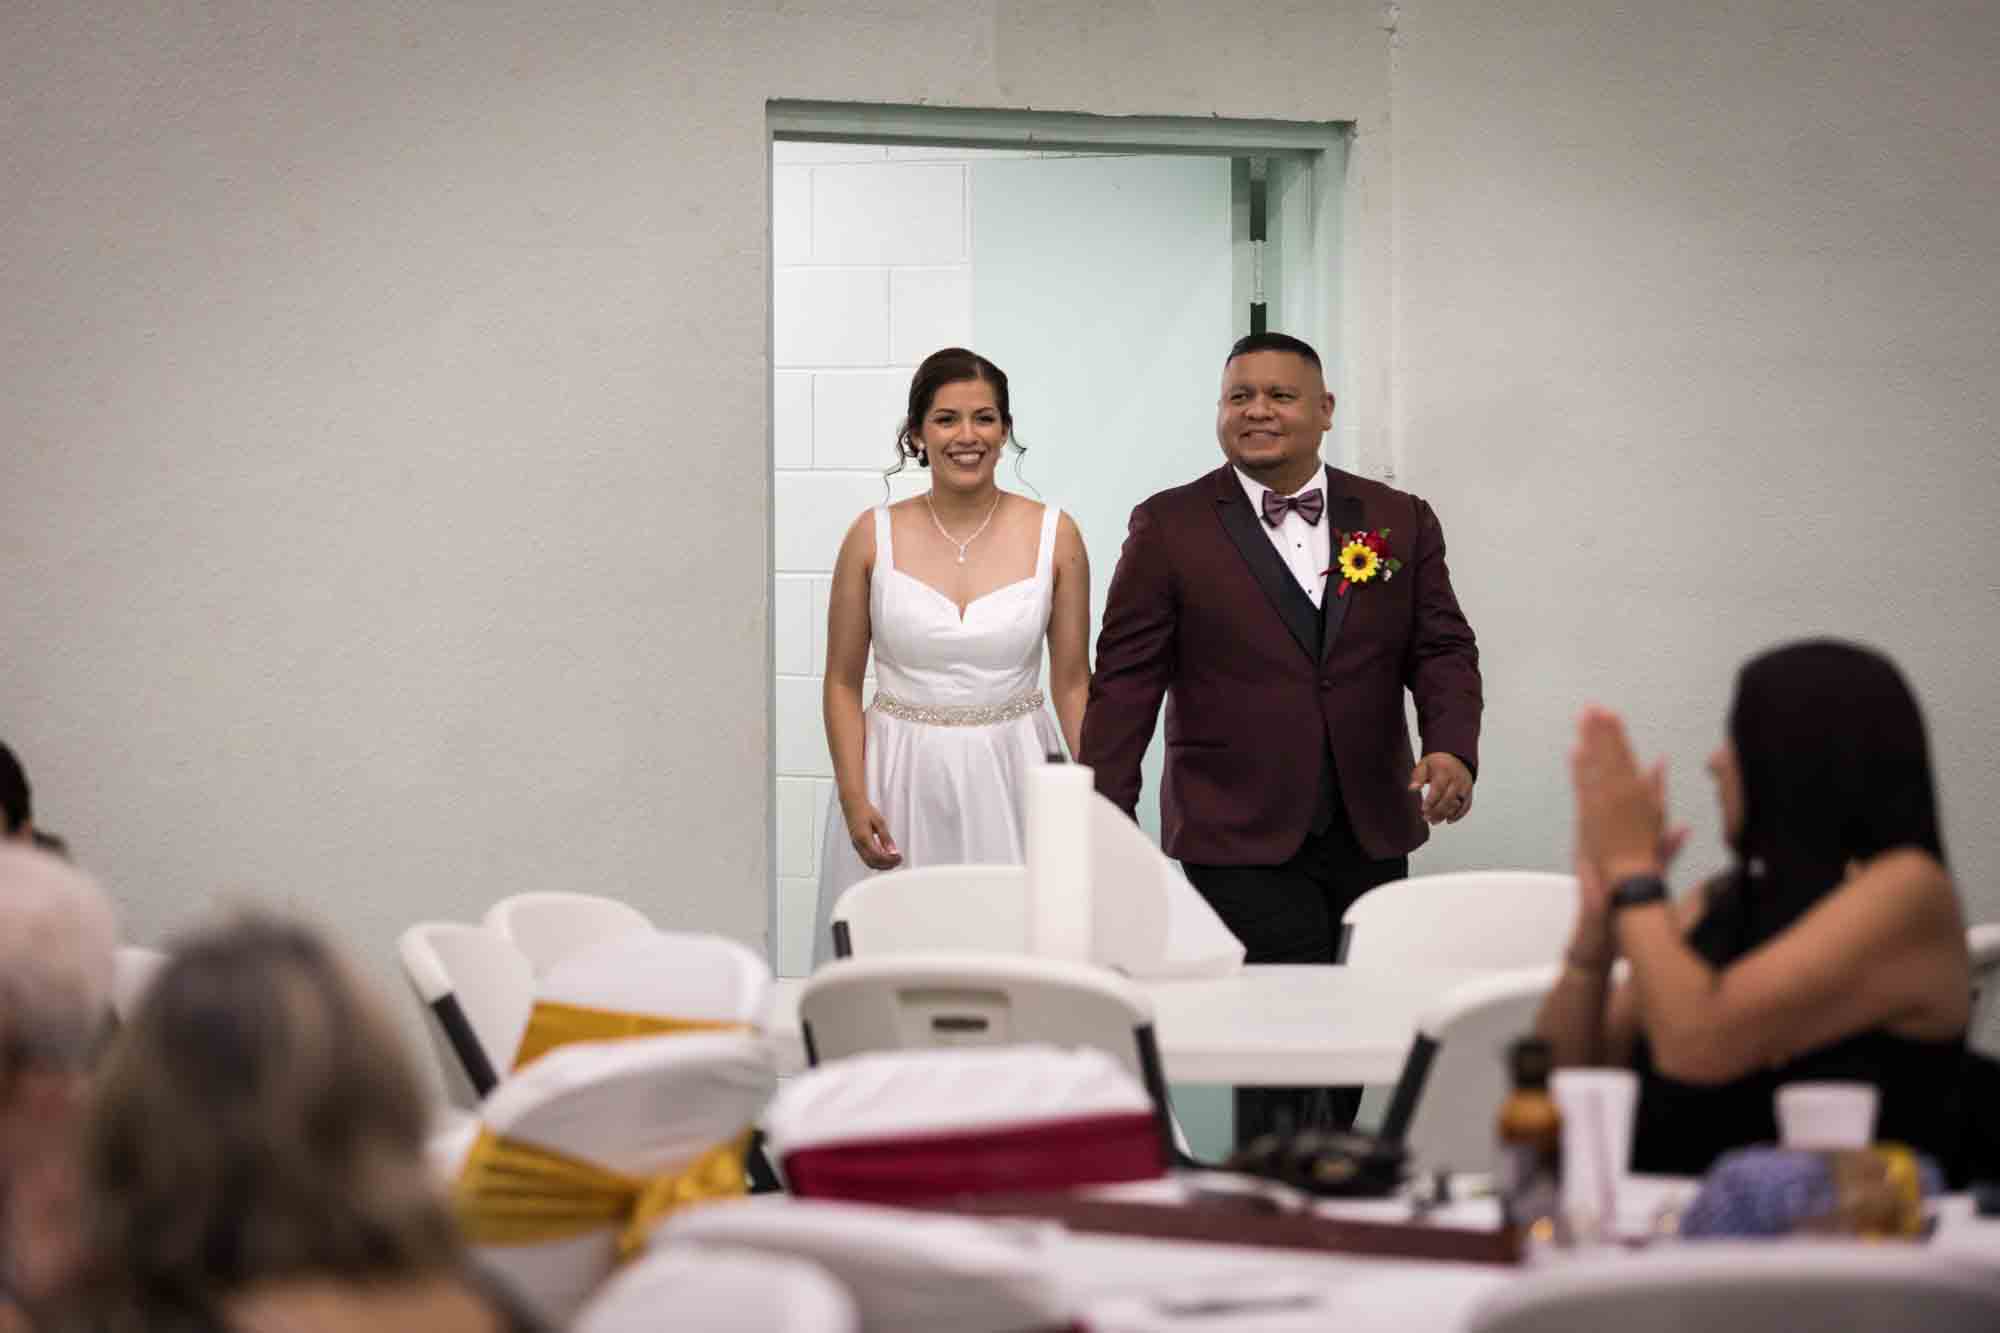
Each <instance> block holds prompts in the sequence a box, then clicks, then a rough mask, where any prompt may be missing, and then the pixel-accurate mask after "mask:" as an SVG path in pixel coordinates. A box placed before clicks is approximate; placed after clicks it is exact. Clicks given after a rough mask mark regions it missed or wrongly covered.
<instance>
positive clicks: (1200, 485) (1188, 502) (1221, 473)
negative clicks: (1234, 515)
mask: <svg viewBox="0 0 2000 1333" xmlns="http://www.w3.org/2000/svg"><path fill="white" fill-rule="evenodd" d="M1224 482H1227V483H1229V484H1230V485H1234V486H1240V485H1241V483H1239V482H1238V481H1237V480H1236V477H1235V475H1234V474H1233V473H1232V472H1231V470H1230V468H1229V465H1228V464H1227V463H1225V464H1223V465H1222V466H1221V467H1219V468H1217V469H1216V470H1215V471H1213V472H1205V473H1203V474H1202V475H1201V476H1199V477H1196V478H1195V479H1194V480H1193V481H1184V482H1182V483H1181V484H1180V485H1178V486H1169V487H1167V489H1165V490H1164V491H1155V492H1153V493H1152V494H1151V495H1149V496H1147V497H1146V498H1145V499H1143V500H1141V501H1140V502H1139V506H1138V507H1139V508H1140V509H1141V510H1144V511H1145V512H1147V513H1149V514H1172V513H1179V512H1182V511H1184V510H1189V509H1205V508H1207V507H1208V506H1209V505H1210V504H1212V503H1213V502H1214V499H1215V494H1216V490H1217V488H1218V487H1220V486H1221V485H1222V484H1223V483H1224Z"/></svg>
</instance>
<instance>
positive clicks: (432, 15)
mask: <svg viewBox="0 0 2000 1333" xmlns="http://www.w3.org/2000/svg"><path fill="white" fill-rule="evenodd" d="M1996 48H2000V16H1996V14H1995V12H1994V11H1993V10H1992V7H1991V6H1988V5H1983V4H1974V3H1969V2H1968V3H1960V4H1950V5H1947V4H1927V5H1916V6H1903V7H1896V8H1895V11H1894V12H1893V13H1889V12H1887V10H1886V9H1885V8H1884V7H1880V6H1876V5H1871V4H1867V3H1863V2H1862V0H1843V2H1842V3H1829V4H1811V5H1806V4H1795V3H1784V2H1783V0H1758V2H1756V3H1749V4H1742V3H1730V4H1723V3H1720V0H1699V2H1697V3H1690V4H1685V5H1676V6H1671V7H1643V6H1624V7H1616V8H1614V7H1606V6H1600V5H1595V4H1590V3H1585V2H1584V0H1546V2H1545V3H1538V4H1532V5H1514V6H1493V5H1485V4H1476V3H1471V2H1470V0H1433V2H1429V3H1410V4H1404V5H1400V6H1394V5H1392V6H1389V7H1387V8H1386V9H1385V8H1384V7H1382V6H1380V5H1378V4H1375V3H1372V2H1371V3H1364V2H1362V0H1349V2H1347V3H1332V4H1328V3H1322V2H1321V0H1313V2H1312V3H1303V2H1301V3H1238V4H1216V3H1212V0H1158V2H1150V0H1112V2H1110V3H1105V4H1101V5H1093V6H1076V5H1071V4H1067V3H1056V0H964V2H962V3H955V4H942V3H935V2H933V0H886V2H884V3H871V4H867V5H862V4H833V3H818V4H814V3H806V4H785V5H778V4H775V3H751V2H749V0H738V2H737V3H723V2H722V0H709V2H707V3H694V2H690V3H683V4H672V5H659V4H653V3H638V0H607V2H606V3H601V4H597V5H591V6H566V7H563V8H562V9H561V10H560V11H558V10H554V9H551V8H549V7H547V6H545V5H541V4H536V3H528V2H527V0H516V2H515V3H501V4H482V5H465V4H419V3H414V2H413V0H356V3H351V4H347V5H343V6H338V7H334V6H325V5H319V4H311V3H307V2H306V0H274V2H273V3H267V4H259V5H254V6H252V5H241V4H239V5H215V4H195V3H180V4H172V3H170V4H162V5H155V6H147V7H134V6H128V5H124V4H118V3H113V2H112V0H61V2H60V3H58V0H16V2H15V3H13V4H10V5H8V6H6V7H5V8H4V9H0V119H4V121H5V123H6V124H7V125H8V126H9V133H8V134H7V135H6V136H4V138H0V183H4V191H5V197H6V199H7V201H8V203H7V207H6V208H5V209H4V210H0V551H4V553H5V562H6V563H5V569H6V576H5V578H4V579H0V625H3V626H4V627H5V632H6V635H7V655H6V670H5V672H4V673H0V728H4V730H5V734H6V735H7V736H8V737H9V739H10V740H12V741H14V742H15V743H16V744H17V745H18V746H19V747H20V749H21V750H22V751H23V753H24V754H25V755H26V756H27V757H28V759H29V761H30V763H31V764H32V765H33V767H34V770H35V773H36V776H37V777H38V779H39V781H40V793H41V796H42V798H43V801H44V805H45V808H46V810H47V812H48V819H49V822H50V823H51V825H52V826H54V827H57V828H60V829H62V830H63V831H65V832H67V833H69V834H70V835H71V836H72V837H73V838H74V840H75V842H76V844H77V846H78V849H79V851H80V852H81V853H82V855H83V856H84V857H85V858H86V859H87V860H89V861H90V862H91V863H92V864H93V865H94V866H95V867H96V868H98V869H99V870H100V871H101V872H102V873H103V875H104V876H105V878H106V879H107V880H108V882H109V883H110V884H111V886H112V887H113V889H114V890H115V891H116V893H117V894H118V896H119V898H120V900H121V901H122V902H123V903H124V905H125V907H126V909H127V913H128V916H129V917H130V919H131V922H132V925H133V927H134V928H135V932H136V933H137V934H138V935H140V936H141V937H146V936H151V935H153V934H155V933H157V932H159V931H161V930H162V929H164V928H166V927H168V926H170V925H171V924H172V923H174V922H176V921H179V920H182V919H185V918H186V917H187V915H188V914H189V913H190V912H191V911H193V910H194V909H196V908H197V907H199V906H200V905H202V904H203V903H204V902H206V901H208V900H211V899H213V898H216V897H222V898H229V897H233V896H235V895H239V894H252V893H254V894H265V895H270V896H274V897H276V898H278V899H279V900H281V901H292V902H297V903H300V904H303V905H305V906H307V907H309V908H311V909H312V910H314V911H316V912H317V913H318V914H320V915H321V916H322V917H324V918H326V919H328V920H330V921H331V922H333V923H334V924H335V925H336V926H337V927H338V928H339V929H340V930H341V931H342V933H343V934H344V935H345V936H346V937H347V938H349V939H350V940H352V941H354V942H355V943H356V944H357V945H358V946H359V947H360V948H362V949H363V950H364V951H365V953H366V954H367V956H368V957H370V958H371V959H372V960H375V961H376V962H378V964H381V965H383V966H385V967H386V965H387V959H388V957H389V953H388V946H389V942H390V940H391V939H392V937H393V934H394V932H395V930H396V929H397V928H398V927H399V926H401V925H402V924H403V923H405V922H407V921H409V920H411V919H413V918H416V917H423V916H445V917H466V916H470V915H473V914H475V913H476V912H477V911H478V910H479V908H480V907H481V906H482V905H483V904H484V903H485V902H487V901H488V900H490V899H491V898H492V897H494V896H495V895H497V894H498V893H501V892H505V891H510V890H514V889H522V888H534V887H549V886H567V887H576V888H583V889H595V890H600V891H606V892H612V893H618V894H621V895H623V896H627V897H629V898H631V899H632V900H633V901H635V902H637V903H639V904H640V905H641V906H643V907H644V908H646V909H647V910H649V911H651V912H653V913H654V914H655V915H656V916H658V917H659V918H660V919H662V920H666V921H672V922H675V923H677V924H681V925H686V926H690V927H698V928H710V929H716V930H721V931H725V932H728V933H730V934H733V935H736V936H739V937H741V938H744V939H746V940H752V941H757V940H760V939H761V937H762V935H763V932H764V930H765V926H766V920H765V918H766V907H767V891H766V887H765V886H766V885H768V883H769V882H770V874H771V870H772V864H771V860H770V851H769V847H770V830H771V828H772V809H771V796H770V791H771V783H770V770H769V768H768V762H769V761H768V755H769V753H770V744H771V729H770V716H769V709H770V677H769V662H770V651H771V638H770V635H771V624H772V619H771V610H770V606H769V604H768V603H769V598H770V593H769V588H770V586H771V577H772V568H771V555H770V536H769V533H770V523H771V514H770V512H769V508H768V500H767V496H766V487H767V469H768V467H769V455H768V449H769V443H768V421H767V414H768V408H767V404H768V402H769V401H770V398H769V395H770V389H771V384H770V379H769V376H770V362H769V351H770V317H769V309H770V303H769V298H770V283H769V275H768V267H767V265H768V257H769V241H770V237H769V234H768V220H769V216H770V214H769V198H768V193H767V181H768V179H769V177H768V161H767V150H766V147H765V128H764V127H765V120H764V116H765V101H766V99H768V98H773V97H794V98H821V99H839V100H858V101H883V102H900V103H939V104H952V105H967V106H986V107H1033V108H1038V109H1067V110H1079V111H1088V112H1099V113H1108V114H1159V113H1169V114H1171V113H1178V114H1189V115H1211V114H1213V115H1220V116H1254V117H1274V118H1282V119H1294V120H1353V121H1355V122H1356V123H1357V127H1358V136H1357V139H1356V141H1355V146H1354V154H1353V157H1352V159H1351V161H1350V167H1349V170H1350V173H1351V179H1352V180H1353V182H1354V193H1353V195H1352V197H1351V200H1350V202H1351V203H1352V204H1353V205H1354V207H1353V212H1352V216H1351V218H1350V220H1349V224H1348V239H1349V242H1350V244H1351V245H1352V246H1354V247H1355V248H1357V249H1358V250H1359V251H1360V252H1361V253H1363V254H1364V255H1365V256H1368V257H1370V262H1368V263H1366V264H1364V265H1362V266H1360V267H1359V268H1358V269H1357V270H1356V271H1355V272H1354V273H1353V274H1352V275H1350V276H1349V277H1348V279H1347V283H1348V287H1347V300H1346V304H1345V311H1346V318H1347V319H1348V320H1350V321H1351V325H1352V327H1353V328H1354V329H1357V330H1361V331H1364V332H1365V331H1369V330H1372V331H1373V332H1374V335H1375V337H1374V339H1373V340H1372V343H1373V345H1369V340H1365V339H1364V340H1358V341H1357V344H1356V345H1355V346H1352V347H1351V348H1350V349H1349V351H1350V353H1351V357H1352V359H1351V360H1350V362H1349V369H1348V372H1347V375H1346V378H1345V381H1344V383H1343V385H1342V393H1343V407H1342V411H1343V413H1351V414H1354V417H1351V418H1350V419H1359V420H1361V421H1363V422H1368V423H1374V424H1370V425H1369V426H1368V427H1367V428H1366V429H1364V430H1363V431H1362V432H1361V434H1360V438H1359V439H1358V440H1357V456H1358V457H1360V458H1362V459H1363V460H1364V462H1370V461H1373V462H1375V463H1377V464H1379V465H1381V466H1385V467H1386V466H1389V465H1394V466H1395V467H1396V468H1397V470H1398V472H1399V476H1400V479H1402V480H1404V481H1406V482H1407V483H1408V484H1410V485H1412V486H1414V487H1415V488H1416V489H1418V490H1419V491H1421V492H1422V493H1424V494H1426V495H1427V496H1429V497H1430V498H1432V499H1433V500H1434V501H1435V502H1436V503H1437V504H1438V506H1439V509H1440V511H1441V513H1442V514H1443V516H1444V519H1445V522H1446V525H1447V530H1448V532H1449V534H1450V536H1451V540H1452V545H1453V551H1454V558H1455V564H1456V567H1457V571H1458V577H1459V580H1460V585H1461V588H1462V590H1463V593H1464V597H1465V601H1466V604H1467V606H1468V608H1469V610H1470V612H1471V613H1472V615H1473V617H1474V619H1475V622H1476V623H1477V624H1478V625H1479V627H1480V629H1481V632H1482V638H1483V640H1484V642H1485V645H1486V649H1487V660H1488V669H1489V682H1490V693H1491V699H1492V715H1491V716H1492V721H1491V725H1490V739H1489V743H1488V748H1487V755H1486V770H1485V776H1486V786H1485V789H1484V791H1483V795H1482V800H1481V807H1480V810H1479V812H1478V814H1477V816H1476V817H1475V820H1474V822H1473V823H1471V824H1469V825H1467V826H1465V827H1464V828H1461V829H1459V830H1455V831H1454V833H1453V835H1452V836H1451V837H1450V838H1448V839H1446V840H1444V841H1443V842H1442V843H1441V845H1440V846H1439V848H1438V849H1437V851H1436V852H1434V853H1432V854H1431V855H1430V856H1428V857H1427V858H1426V859H1425V860H1423V861H1420V863H1419V864H1420V865H1422V866H1427V867H1429V868H1443V867H1445V866H1447V865H1462V864H1471V863H1477V862H1487V861H1506V862H1520V863H1545V862H1549V861H1553V860H1556V859H1558V858H1559V857H1560V855H1561V853H1562V850H1563V844H1564V842H1565V841H1566V839H1565V837H1564V834H1563V830H1564V828H1565V827H1566V822H1567V804H1568V803H1567V798H1566V795H1565V792H1564V788H1563V776H1562V772H1561V748H1562V742H1563V739H1564V730H1565V719H1566V718H1567V716H1568V714H1569V712H1570V710H1571V708H1572V707H1573V706H1574V704H1575V703H1576V702H1577V701H1578V700H1579V699H1580V698H1581V697H1582V696H1585V695H1592V696H1597V697H1602V698H1607V699H1617V700H1620V701H1624V702H1629V703H1631V704H1632V705H1634V707H1635V709H1636V710H1637V712H1638V714H1639V721H1640V723H1641V725H1642V728H1643V730H1644V733H1645V735H1646V736H1647V737H1648V739H1649V740H1651V741H1654V742H1655V743H1657V744H1658V745H1660V746H1662V747H1664V748H1666V749H1667V750H1669V751H1670V752H1671V753H1672V754H1673V756H1674V757H1675V759H1676V761H1677V764H1678V768H1679V772H1680V774H1681V778H1680V783H1679V787H1678V792H1679V794H1680V795H1681V797H1682V798H1683V799H1684V800H1685V801H1686V802H1687V803H1689V804H1690V805H1692V804H1693V803H1694V802H1696V801H1697V800H1700V799H1703V798H1701V797H1699V796H1698V795H1697V793H1698V790H1699V786H1700V784H1699V782H1698V780H1697V779H1695V778H1694V777H1693V776H1692V771H1691V770H1692V765H1693V763H1694V762H1695V760H1696V757H1697V755H1698V753H1699V752H1700V751H1701V749H1702V748H1703V746H1704V745H1705V743H1706V739H1707V737H1708V736H1709V735H1710V734H1711V733H1712V732H1713V730H1714V729H1715V725H1716V722H1717V720H1718V719H1719V716H1720V712H1721V706H1722V702H1723V699H1724V696H1725V692H1726V689H1727V684H1728V673H1729V669H1730V667H1731V665H1732V664H1733V663H1734V662H1735V661H1736V660H1737V659H1738V658H1740V657H1741V656H1742V655H1743V654H1744V653H1745V652H1747V651H1749V650H1750V649H1752V648H1754V647H1756V646H1758V645H1760V644H1762V643H1765V642H1768V641H1770V640H1772V639H1775V638H1778V637H1782V636H1783V635H1786V634H1790V633H1795V632H1800V631H1804V630H1809V629H1822V628H1832V629H1839V630H1843V631H1846V632H1852V633H1858V634H1863V635H1866V636H1868V637H1871V638H1874V639H1876V640H1878V641H1881V642H1883V643H1885V644H1886V645H1887V646H1889V647H1890V648H1891V649H1892V650H1894V651H1895V652H1897V653H1898V654H1899V655H1900V656H1901V657H1902V658H1903V659H1904V660H1905V661H1906V662H1907V663H1908V665H1909V666H1910V668H1911V671H1912V673H1913V675H1914V676H1915V678H1916V680H1917V682H1918V684H1919V686H1920V688H1921V689H1922V690H1923V691H1924V693H1925V696H1926V698H1927V700H1928V701H1929V703H1930V705H1931V710H1932V715H1933V717H1934V719H1935V720H1936V723H1937V725H1936V731H1937V734H1938V748H1939V751H1940V759H1941V767H1942V773H1943V777H1944V781H1945V783H1946V786H1947V791H1948V796H1947V802H1946V808H1947V817H1948V821H1949V822H1948V834H1949V836H1950V837H1951V838H1952V840H1953V845H1954V849H1955V851H1956V853H1957V858H1958V862H1959V865H1960V868H1961V870H1962V872H1963V873H1964V875H1965V878H1966V880H1967V882H1968V888H1969V891H1970V893H1971V894H1972V896H1973V898H1974V900H1975V902H1976V904H1978V905H1979V907H1980V908H1981V910H1982V911H1983V912H1984V913H1985V914H1987V915H2000V890H1996V888H1995V887H1994V885H1995V881H1996V879H2000V834H1996V833H1994V832H1993V831H1991V830H1992V826H1991V824H1990V822H1988V821H1986V820H1985V819H1984V812H1985V811H1986V810H1987V809H1988V808H1989V807H1990V806H1991V805H1992V804H1993V802H1994V801H1995V799H1996V798H2000V760H1996V755H2000V743H1996V742H2000V708H1996V705H1995V702H1994V691H1993V689H1992V687H1991V685H1990V679H1991V668H1990V666H1989V663H1990V662H1991V660H1992V659H1993V657H1994V655H1995V648H1996V624H1995V621H1996V603H2000V596H1996V586H1995V580H1994V576H1993V574H1992V572H1991V570H1992V568H1993V566H1994V555H1995V551H1994V546H1995V543H1994V540H1993V537H1992V535H1991V533H1992V530H1993V525H1992V522H1991V517H1990V516H1991V515H1992V514H1993V513H1994V512H1995V511H1996V509H2000V464H1996V462H1995V461H1994V459H1993V456H1992V449H1991V443H1992V435H1993V421H1994V418H1995V412H1994V408H1995V402H1994V395H1995V392H1996V390H1995V387H1994V386H1995V385H1996V384H2000V373H1996V372H2000V338H1996V329H1995V311H1994V306H1993V303H1992V301H1991V298H1990V293H1991V292H1992V291H1993V290H1994V289H1995V287H1996V285H2000V283H1996V277H1997V276H2000V274H1996V268H2000V261H1997V260H1996V258H1995V256H1996V253H2000V221H1996V217H1995V212H1994V210H1993V209H1992V207H1991V200H1992V198H1993V194H1994V185H1995V182H1996V178H2000V170H1996V166H2000V164H1996V146H1995V140H1994V137H1993V133H1992V131H1991V129H1990V128H1988V127H1990V126H1991V125H1993V124H1995V123H2000V88H1996V87H1995V85H1994V83H1993V81H1992V80H1991V78H1990V77H1989V71H1990V70H1991V69H1992V68H1993V64H1994V60H1995V57H1996V55H2000V49H1996ZM1107 540H1109V541H1112V542H1115V536H1112V537H1109V538H1107V537H1104V536H1099V537H1097V538H1096V539H1095V545H1096V546H1097V548H1098V549H1103V548H1104V547H1105V545H1106V543H1107ZM1712 847H1713V843H1712V837H1711V839H1710V840H1709V842H1708V850H1712Z"/></svg>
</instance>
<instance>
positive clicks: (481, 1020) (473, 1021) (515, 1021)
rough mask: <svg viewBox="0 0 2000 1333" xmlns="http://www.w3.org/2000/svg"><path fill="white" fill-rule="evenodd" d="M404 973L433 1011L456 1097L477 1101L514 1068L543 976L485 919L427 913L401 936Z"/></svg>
mask: <svg viewBox="0 0 2000 1333" xmlns="http://www.w3.org/2000/svg"><path fill="white" fill-rule="evenodd" d="M396 956H397V958H398V959H399V960H400V961H401V962H402V965H403V976H404V977H405V978H406V979H407V980H408V981H409V983H410V989H411V990H412V991H414V992H415V993H416V997H417V1002H418V1003H419V1004H421V1005H423V1006H424V1010H425V1012H426V1013H427V1014H429V1016H430V1017H429V1021H428V1022H427V1026H428V1027H429V1028H430V1032H431V1040H432V1045H433V1047H434V1048H435V1050H436V1051H437V1056H438V1064H439V1067H440V1068H441V1069H442V1070H443V1071H444V1076H445V1087H446V1091H447V1094H448V1096H449V1099H450V1100H451V1102H452V1103H453V1104H454V1105H457V1106H472V1105H476V1104H477V1103H478V1101H479V1098H481V1097H483V1096H484V1095H486V1093H487V1092H489V1091H490V1090H491V1089H492V1087H493V1086H494V1084H495V1083H497V1082H498V1081H499V1078H500V1076H502V1075H504V1074H505V1073H506V1072H507V1068H508V1066H509V1065H510V1064H511V1063H512V1061H513V1058H514V1050H515V1048H516V1047H518V1046H519V1045H520V1044H521V1033H522V1031H523V1030H524V1029H526V1027H527V1026H528V1011H529V1009H530V1008H531V1007H532V1006H533V1005H534V1002H535V978H534V975H533V973H532V972H531V971H530V970H529V967H528V960H527V959H526V958H524V957H522V955H521V951H520V950H518V949H516V948H515V947H514V946H513V945H512V944H510V943H508V941H507V940H506V939H505V938H504V937H502V936H501V935H499V934H497V933H495V932H493V931H491V930H488V929H486V928H485V927H484V926H468V925H463V924H460V923H459V922H456V921H426V922H422V923H420V924H418V925H414V926H411V927H410V928H409V929H408V930H405V931H404V932H403V933H402V935H401V937H400V938H398V940H397V941H396Z"/></svg>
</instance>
